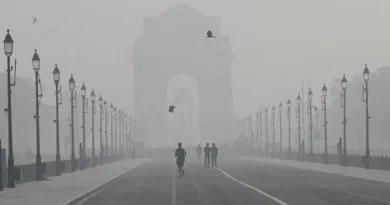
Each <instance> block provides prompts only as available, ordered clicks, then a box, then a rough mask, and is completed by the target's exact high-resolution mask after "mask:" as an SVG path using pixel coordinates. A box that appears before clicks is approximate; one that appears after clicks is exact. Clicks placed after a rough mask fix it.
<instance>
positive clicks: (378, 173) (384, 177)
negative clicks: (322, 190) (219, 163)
mask: <svg viewBox="0 0 390 205" xmlns="http://www.w3.org/2000/svg"><path fill="white" fill-rule="evenodd" d="M245 159H248V160H253V161H257V162H262V163H270V164H275V165H280V166H288V167H294V168H298V169H306V170H312V171H318V172H325V173H331V174H338V175H342V176H347V177H355V178H360V179H368V180H373V181H379V182H386V183H390V171H384V170H375V169H364V168H359V167H342V166H339V165H330V164H327V165H325V164H320V163H311V162H298V161H293V160H281V159H271V158H262V157H247V158H245Z"/></svg>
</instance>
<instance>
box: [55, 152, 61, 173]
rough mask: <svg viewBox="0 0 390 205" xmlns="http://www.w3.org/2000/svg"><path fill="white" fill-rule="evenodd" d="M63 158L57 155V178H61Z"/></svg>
mask: <svg viewBox="0 0 390 205" xmlns="http://www.w3.org/2000/svg"><path fill="white" fill-rule="evenodd" d="M61 171H62V170H61V156H60V154H58V153H57V154H56V176H61Z"/></svg>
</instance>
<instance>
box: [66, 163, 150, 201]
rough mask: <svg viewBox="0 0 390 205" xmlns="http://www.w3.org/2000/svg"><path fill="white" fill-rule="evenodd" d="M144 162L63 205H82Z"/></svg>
mask: <svg viewBox="0 0 390 205" xmlns="http://www.w3.org/2000/svg"><path fill="white" fill-rule="evenodd" d="M145 162H147V161H143V162H141V163H140V164H139V165H137V166H136V167H134V168H133V169H131V170H129V171H127V172H125V173H124V174H122V175H120V176H118V177H116V178H114V179H112V180H110V181H108V182H106V183H104V184H103V185H101V186H99V187H97V188H92V189H91V190H89V191H87V192H86V193H84V194H82V195H81V196H79V197H77V198H75V199H72V200H70V201H68V202H66V203H64V204H63V205H79V204H82V203H80V202H83V200H86V199H88V198H89V197H92V196H93V195H94V194H96V193H99V192H100V191H103V190H104V189H105V188H107V187H109V186H111V185H113V184H115V183H117V182H119V181H120V180H121V179H122V178H124V177H127V176H128V175H129V174H131V173H133V172H135V171H136V170H137V169H139V168H140V167H141V166H142V165H144V164H145Z"/></svg>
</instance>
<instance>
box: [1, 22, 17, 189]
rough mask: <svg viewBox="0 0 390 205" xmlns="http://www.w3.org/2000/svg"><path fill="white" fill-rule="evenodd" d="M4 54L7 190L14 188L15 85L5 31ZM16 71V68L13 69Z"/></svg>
mask: <svg viewBox="0 0 390 205" xmlns="http://www.w3.org/2000/svg"><path fill="white" fill-rule="evenodd" d="M3 43H4V53H5V55H6V56H7V96H8V106H7V108H6V109H5V110H4V111H8V188H14V187H15V176H14V151H13V141H12V140H13V139H12V103H11V101H12V99H11V93H12V91H11V86H15V84H12V83H11V71H12V70H13V68H12V67H11V55H12V52H13V49H14V41H13V39H12V37H11V35H10V34H9V29H7V35H6V36H5V38H4V42H3ZM15 69H16V67H15Z"/></svg>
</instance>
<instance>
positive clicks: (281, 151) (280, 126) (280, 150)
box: [279, 102, 283, 157]
mask: <svg viewBox="0 0 390 205" xmlns="http://www.w3.org/2000/svg"><path fill="white" fill-rule="evenodd" d="M282 109H283V105H282V102H280V104H279V134H280V139H279V152H280V157H282V153H283V146H282V143H283V142H282V132H283V130H282V111H283V110H282Z"/></svg>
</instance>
